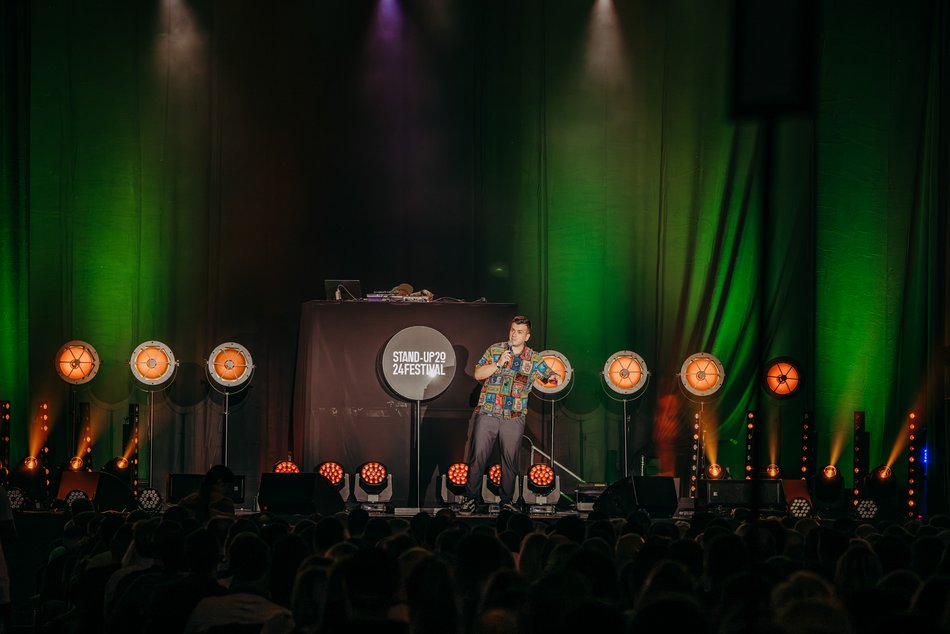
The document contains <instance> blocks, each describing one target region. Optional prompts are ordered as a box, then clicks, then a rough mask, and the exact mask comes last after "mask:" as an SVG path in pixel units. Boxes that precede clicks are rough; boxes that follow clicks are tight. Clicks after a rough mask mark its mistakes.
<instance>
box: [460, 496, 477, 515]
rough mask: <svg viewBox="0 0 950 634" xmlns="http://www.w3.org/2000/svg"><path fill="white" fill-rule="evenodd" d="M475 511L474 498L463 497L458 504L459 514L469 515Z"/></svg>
mask: <svg viewBox="0 0 950 634" xmlns="http://www.w3.org/2000/svg"><path fill="white" fill-rule="evenodd" d="M474 512H475V498H465V499H463V500H462V502H461V503H460V504H459V514H461V515H471V514H472V513H474Z"/></svg>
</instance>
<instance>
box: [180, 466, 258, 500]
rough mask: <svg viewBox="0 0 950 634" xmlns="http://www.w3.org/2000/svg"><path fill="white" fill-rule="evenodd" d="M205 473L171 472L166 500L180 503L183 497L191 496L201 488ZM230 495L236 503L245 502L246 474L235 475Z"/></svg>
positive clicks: (229, 491)
mask: <svg viewBox="0 0 950 634" xmlns="http://www.w3.org/2000/svg"><path fill="white" fill-rule="evenodd" d="M204 477H205V476H204V474H203V473H169V474H168V479H167V480H166V481H165V501H166V502H168V503H169V504H178V503H179V502H180V501H181V499H182V498H183V497H186V496H189V495H191V494H192V493H194V492H196V491H197V490H198V489H200V488H201V481H202V480H204ZM228 497H229V498H231V500H232V501H233V502H234V503H235V504H244V476H243V475H235V476H234V482H232V483H231V488H230V489H228Z"/></svg>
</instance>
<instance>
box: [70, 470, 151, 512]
mask: <svg viewBox="0 0 950 634" xmlns="http://www.w3.org/2000/svg"><path fill="white" fill-rule="evenodd" d="M70 491H82V492H84V493H85V494H86V497H88V498H89V500H90V501H91V502H92V505H93V507H94V508H95V509H96V510H97V511H99V512H100V513H101V512H102V511H126V510H132V509H135V508H137V506H138V505H137V504H136V502H135V496H134V495H132V489H131V488H130V487H129V485H128V484H126V483H125V482H123V481H122V480H120V479H118V478H117V477H115V476H114V475H112V474H109V473H101V472H89V471H78V472H77V471H63V473H62V475H61V477H60V480H59V492H58V493H57V494H56V499H57V500H65V499H66V495H67V494H69V492H70Z"/></svg>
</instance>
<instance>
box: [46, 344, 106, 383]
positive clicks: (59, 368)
mask: <svg viewBox="0 0 950 634" xmlns="http://www.w3.org/2000/svg"><path fill="white" fill-rule="evenodd" d="M98 371H99V353H97V352H96V349H95V348H93V347H92V346H91V345H90V344H88V343H86V342H85V341H78V340H76V341H69V342H67V343H65V344H63V346H62V347H61V348H60V349H59V351H58V352H57V353H56V374H58V375H59V378H61V379H62V380H64V381H66V382H67V383H72V384H73V385H81V384H83V383H88V382H89V381H91V380H92V379H93V377H95V376H96V373H97V372H98Z"/></svg>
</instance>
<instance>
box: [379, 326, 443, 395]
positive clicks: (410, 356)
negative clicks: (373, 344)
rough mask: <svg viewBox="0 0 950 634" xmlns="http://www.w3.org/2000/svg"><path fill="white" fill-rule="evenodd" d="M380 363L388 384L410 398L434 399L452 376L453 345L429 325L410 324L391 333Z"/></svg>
mask: <svg viewBox="0 0 950 634" xmlns="http://www.w3.org/2000/svg"><path fill="white" fill-rule="evenodd" d="M380 363H381V368H380V369H381V370H382V373H383V377H385V379H386V383H388V384H389V387H391V388H392V389H393V391H395V392H396V394H398V395H399V396H402V397H403V398H405V399H406V400H410V401H427V400H429V399H432V398H435V397H436V396H438V395H439V394H441V393H442V392H444V391H445V389H446V388H447V387H449V383H451V382H452V378H453V377H455V350H453V349H452V344H451V343H449V340H448V339H446V338H445V335H443V334H442V333H441V332H439V331H438V330H436V329H434V328H429V327H428V326H410V327H409V328H404V329H403V330H400V331H399V332H397V333H396V334H395V335H393V338H392V339H390V340H389V343H387V344H386V348H385V350H383V357H382V359H381V361H380Z"/></svg>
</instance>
